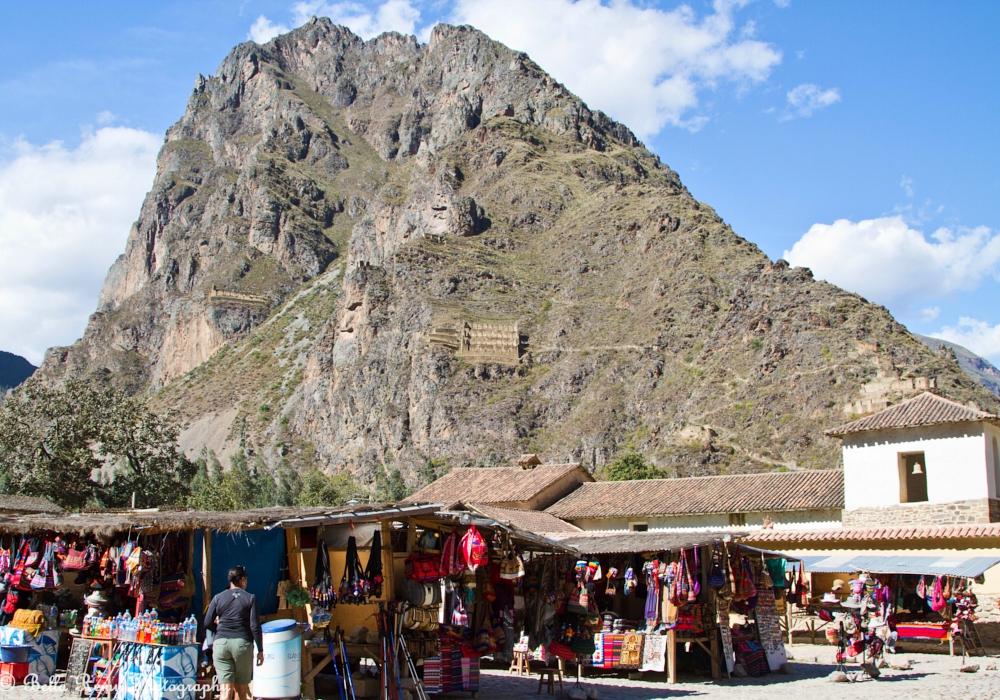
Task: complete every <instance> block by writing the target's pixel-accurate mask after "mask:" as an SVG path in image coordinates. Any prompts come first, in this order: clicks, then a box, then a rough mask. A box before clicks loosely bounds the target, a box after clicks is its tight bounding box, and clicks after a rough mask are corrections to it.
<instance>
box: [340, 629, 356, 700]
mask: <svg viewBox="0 0 1000 700" xmlns="http://www.w3.org/2000/svg"><path fill="white" fill-rule="evenodd" d="M337 639H339V640H340V654H341V658H342V659H343V660H344V676H345V677H346V678H347V687H348V688H350V691H351V700H358V696H357V695H355V694H354V679H353V678H352V677H351V659H350V658H349V657H348V656H347V644H346V643H345V642H344V635H343V634H341V633H340V628H339V627H338V628H337Z"/></svg>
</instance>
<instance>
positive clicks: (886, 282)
mask: <svg viewBox="0 0 1000 700" xmlns="http://www.w3.org/2000/svg"><path fill="white" fill-rule="evenodd" d="M784 257H785V259H786V260H788V262H790V263H791V264H793V265H797V266H804V267H810V268H812V271H813V273H814V274H815V275H816V276H817V277H819V278H821V279H825V280H827V281H828V282H832V283H833V284H836V285H838V286H840V287H843V288H844V289H848V290H850V291H852V292H857V293H858V294H861V295H862V296H864V297H866V298H868V299H871V300H872V301H875V302H878V303H880V304H884V305H886V306H891V307H893V309H894V310H897V311H898V312H900V313H903V314H906V313H910V312H912V311H913V309H914V308H915V305H916V304H917V303H919V301H921V300H926V299H935V298H940V297H943V296H946V295H949V294H951V293H953V292H959V291H972V290H975V289H976V288H978V287H979V285H980V284H981V283H982V282H983V280H984V279H985V278H986V277H989V276H994V277H996V276H997V275H998V273H1000V236H998V235H997V234H996V233H995V232H993V231H991V230H990V229H989V228H987V227H985V226H979V227H977V228H973V229H966V228H963V229H959V230H958V232H957V233H956V232H955V231H952V230H951V229H947V228H940V229H938V230H937V231H935V232H934V233H933V234H932V235H931V236H930V240H928V239H927V238H926V237H925V236H924V234H923V232H921V231H917V230H914V229H912V228H910V227H909V226H908V225H907V224H906V222H905V221H904V220H903V217H901V216H886V217H882V218H878V219H868V220H865V221H858V222H853V221H848V220H847V219H841V220H839V221H836V222H834V223H833V224H814V225H813V226H812V227H811V228H810V229H809V231H808V232H806V234H805V235H804V236H802V238H800V239H799V240H798V241H797V242H796V243H795V245H794V246H792V249H791V250H786V251H785V255H784Z"/></svg>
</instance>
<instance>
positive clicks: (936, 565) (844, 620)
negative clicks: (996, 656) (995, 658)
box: [803, 555, 1000, 659]
mask: <svg viewBox="0 0 1000 700" xmlns="http://www.w3.org/2000/svg"><path fill="white" fill-rule="evenodd" d="M803 559H804V560H805V563H806V565H807V567H808V568H809V570H810V572H811V574H812V576H811V577H812V579H813V591H814V594H815V595H814V596H812V597H811V598H810V599H809V601H808V606H803V607H804V608H805V612H806V614H807V615H809V616H810V617H815V618H816V619H818V620H821V621H822V622H823V623H824V624H826V625H827V638H828V640H829V641H830V642H831V643H835V644H840V645H841V646H843V647H844V649H843V652H842V653H843V655H844V658H845V659H846V658H854V657H855V656H857V654H855V653H851V652H855V651H858V650H864V651H865V652H866V653H867V654H868V657H869V659H870V657H871V655H872V654H873V653H874V655H875V656H876V657H877V656H878V655H879V654H880V653H881V649H882V648H883V647H887V648H889V649H890V650H892V649H894V648H895V646H896V644H898V643H900V642H904V641H917V640H920V641H938V642H941V643H943V642H944V641H945V640H947V641H948V642H949V651H950V652H951V653H952V654H954V651H955V650H954V645H955V642H956V641H958V642H959V643H960V644H961V648H962V652H963V654H964V653H985V651H984V650H983V645H982V642H981V641H980V639H979V634H978V631H977V630H976V627H975V620H976V612H977V609H978V600H977V598H976V595H975V592H974V587H975V583H976V581H977V579H979V580H981V577H982V575H983V574H984V573H985V571H986V570H987V569H989V568H991V567H993V566H995V565H996V564H997V563H1000V559H998V558H996V557H954V556H949V557H940V556H913V555H848V556H840V555H837V556H809V557H803ZM861 658H862V659H864V658H865V657H864V656H862V657H861Z"/></svg>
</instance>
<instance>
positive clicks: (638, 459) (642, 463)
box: [604, 452, 667, 481]
mask: <svg viewBox="0 0 1000 700" xmlns="http://www.w3.org/2000/svg"><path fill="white" fill-rule="evenodd" d="M666 475H667V474H666V472H665V471H663V470H662V469H660V468H658V467H656V466H654V465H652V464H649V463H647V462H646V459H645V458H644V457H643V456H642V455H641V454H639V453H638V452H626V453H625V454H623V455H622V456H621V457H618V458H617V459H615V460H614V461H613V462H612V463H611V464H609V465H608V466H607V467H605V469H604V478H605V479H607V480H608V481H632V480H634V479H662V478H663V477H665V476H666Z"/></svg>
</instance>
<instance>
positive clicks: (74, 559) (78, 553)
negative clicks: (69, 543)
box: [62, 548, 90, 571]
mask: <svg viewBox="0 0 1000 700" xmlns="http://www.w3.org/2000/svg"><path fill="white" fill-rule="evenodd" d="M62 568H63V570H64V571H82V570H83V569H88V568H90V565H89V564H88V563H87V550H86V549H75V548H71V549H70V550H69V552H67V553H66V558H65V559H63V564H62Z"/></svg>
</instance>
